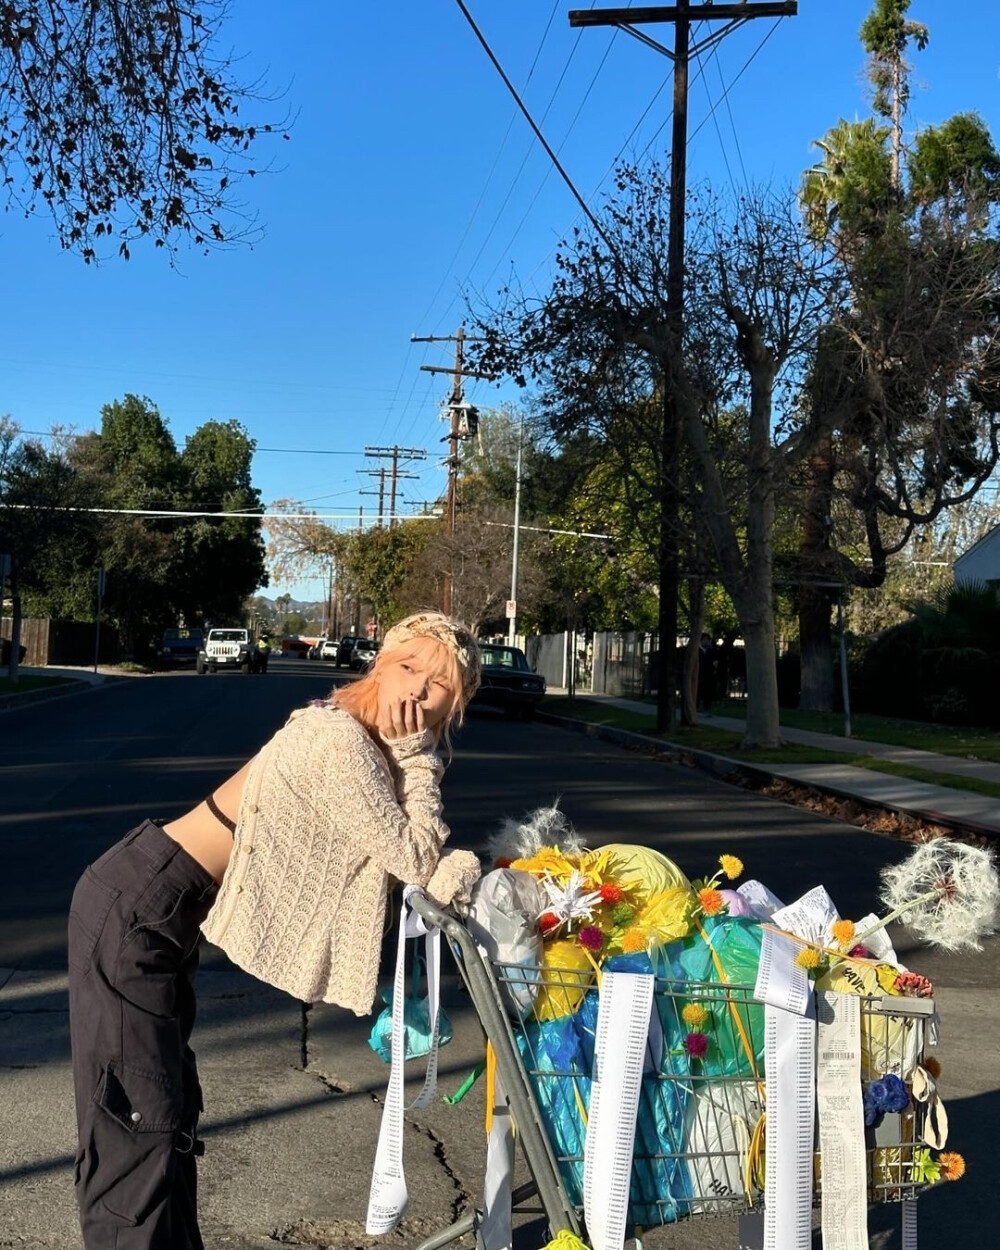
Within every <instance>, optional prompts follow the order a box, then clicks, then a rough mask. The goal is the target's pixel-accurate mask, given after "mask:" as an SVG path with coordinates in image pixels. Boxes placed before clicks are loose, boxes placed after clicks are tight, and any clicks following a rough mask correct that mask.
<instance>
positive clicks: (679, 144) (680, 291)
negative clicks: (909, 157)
mask: <svg viewBox="0 0 1000 1250" xmlns="http://www.w3.org/2000/svg"><path fill="white" fill-rule="evenodd" d="M798 11H799V6H798V4H797V3H796V0H787V2H785V3H777V4H770V3H767V4H765V3H747V2H746V0H744V2H743V3H740V4H691V3H689V0H677V3H676V4H673V5H651V6H648V7H642V8H631V9H624V8H616V9H573V10H570V14H569V24H570V26H617V27H618V28H619V30H622V31H624V32H625V33H626V34H628V35H632V36H633V37H634V38H636V39H638V40H639V42H640V43H644V44H646V46H647V47H650V48H652V49H653V50H654V51H656V52H661V53H663V55H664V56H668V57H669V58H670V59H671V61H673V63H674V105H673V125H672V136H671V149H670V238H669V242H668V245H667V308H666V314H667V315H666V330H667V339H668V347H667V351H668V362H669V363H668V368H667V370H666V371H665V376H664V378H663V425H662V429H661V431H660V453H661V457H662V459H661V464H662V466H663V467H662V472H663V481H662V483H661V485H660V518H659V520H660V541H659V564H660V587H659V590H660V610H659V622H658V631H659V646H660V652H659V663H658V665H657V698H656V728H657V730H658V732H660V733H664V732H666V731H668V730H672V729H673V727H674V720H675V708H676V702H677V694H676V691H677V654H676V653H677V598H678V590H679V587H680V550H679V549H680V544H679V541H678V533H679V529H680V484H679V482H678V478H677V464H678V458H679V452H680V445H681V410H680V405H679V404H678V402H677V387H676V385H675V384H674V381H673V377H672V374H673V372H674V370H675V369H676V367H677V366H676V361H677V360H678V359H679V353H680V352H681V350H682V344H683V337H684V216H685V208H686V200H687V105H688V66H689V64H690V62H691V58H692V57H695V56H698V55H700V54H701V53H702V52H704V51H706V50H707V49H709V48H711V47H714V46H715V44H717V43H720V42H721V41H722V40H723V39H724V38H725V36H726V35H728V34H729V33H730V32H731V31H733V30H735V29H736V28H737V27H739V26H742V25H743V24H744V22H748V21H751V20H752V19H753V18H758V17H775V18H780V17H795V16H796V14H797V13H798ZM719 21H724V22H725V23H726V24H725V26H723V27H722V28H721V29H713V30H711V31H710V32H709V33H708V34H707V35H705V36H704V38H702V39H699V40H698V41H697V42H696V43H692V42H691V23H692V22H719ZM663 22H670V23H673V27H674V47H673V50H672V51H671V50H670V49H669V48H666V47H664V46H663V44H661V43H659V42H657V41H656V40H655V39H653V38H652V37H651V36H649V35H647V34H646V33H645V32H644V31H642V30H641V29H639V28H640V27H642V26H647V25H653V24H655V23H663Z"/></svg>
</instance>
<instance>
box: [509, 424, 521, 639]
mask: <svg viewBox="0 0 1000 1250" xmlns="http://www.w3.org/2000/svg"><path fill="white" fill-rule="evenodd" d="M523 443H524V414H523V413H522V414H521V415H520V416H519V417H518V419H517V471H516V477H515V484H514V555H513V558H512V560H511V565H510V603H511V606H510V607H509V608H508V612H509V616H510V619H509V622H508V625H507V642H508V644H509V645H510V646H513V645H514V642H515V640H516V638H517V555H518V548H519V546H520V537H521V448H522V445H523Z"/></svg>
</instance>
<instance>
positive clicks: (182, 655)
mask: <svg viewBox="0 0 1000 1250" xmlns="http://www.w3.org/2000/svg"><path fill="white" fill-rule="evenodd" d="M204 642H205V634H204V631H203V630H200V629H184V628H183V627H181V628H178V629H165V630H164V631H163V639H162V641H161V642H160V649H159V652H158V654H157V659H158V660H159V663H160V668H170V667H171V666H172V665H174V664H194V663H195V661H196V660H197V659H198V652H199V651H200V650H201V648H202V646H203V645H204Z"/></svg>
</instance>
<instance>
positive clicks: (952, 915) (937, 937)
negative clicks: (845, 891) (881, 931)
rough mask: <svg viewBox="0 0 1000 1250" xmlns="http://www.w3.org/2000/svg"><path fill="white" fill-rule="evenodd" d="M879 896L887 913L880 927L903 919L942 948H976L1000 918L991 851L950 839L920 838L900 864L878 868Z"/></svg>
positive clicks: (998, 885)
mask: <svg viewBox="0 0 1000 1250" xmlns="http://www.w3.org/2000/svg"><path fill="white" fill-rule="evenodd" d="M881 898H882V902H883V903H884V904H885V906H886V907H888V908H889V915H888V916H886V917H885V918H884V919H883V920H882V921H881V922H880V924H879V927H880V928H882V927H884V926H885V925H887V924H889V923H890V922H891V921H893V920H897V919H902V921H903V923H904V924H905V925H906V926H907V928H908V929H910V931H911V932H912V933H913V934H914V936H916V937H919V938H920V939H921V940H922V941H924V942H929V943H931V944H933V945H935V946H940V947H941V948H942V949H943V950H949V951H957V950H963V949H965V948H971V949H972V950H980V949H981V941H982V938H983V937H985V936H986V935H987V934H989V933H992V932H993V931H994V930H995V929H996V927H997V922H998V918H1000V881H998V879H997V871H996V867H995V865H994V863H993V856H992V854H991V853H990V852H989V851H987V850H983V849H982V848H981V847H978V846H970V845H967V844H966V843H964V842H953V841H952V840H951V839H950V838H934V839H933V840H932V841H930V842H924V843H921V845H919V846H917V847H916V848H915V849H914V850H913V852H912V853H911V854H910V855H909V856H907V858H906V859H904V860H903V861H902V863H899V864H895V865H893V867H891V868H885V869H883V871H882V891H881ZM867 936H868V934H867V933H862V934H859V935H858V940H859V941H862V942H863V941H864V940H865V938H866V937H867Z"/></svg>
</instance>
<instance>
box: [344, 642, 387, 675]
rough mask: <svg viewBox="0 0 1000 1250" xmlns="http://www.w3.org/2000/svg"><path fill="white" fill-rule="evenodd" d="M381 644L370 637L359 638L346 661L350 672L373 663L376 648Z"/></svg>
mask: <svg viewBox="0 0 1000 1250" xmlns="http://www.w3.org/2000/svg"><path fill="white" fill-rule="evenodd" d="M381 645H382V644H381V643H380V642H375V641H374V640H373V639H371V638H359V639H358V640H357V642H356V643H355V644H354V646H353V648H352V649H351V658H350V659H349V660H348V661H347V663H348V666H349V667H350V669H351V671H352V672H355V673H360V672H361V670H362V669H363V668H367V667H368V665H369V664H371V663H373V662H374V660H375V656H376V655H377V654H378V649H379V647H380V646H381Z"/></svg>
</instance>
